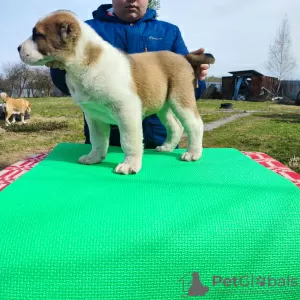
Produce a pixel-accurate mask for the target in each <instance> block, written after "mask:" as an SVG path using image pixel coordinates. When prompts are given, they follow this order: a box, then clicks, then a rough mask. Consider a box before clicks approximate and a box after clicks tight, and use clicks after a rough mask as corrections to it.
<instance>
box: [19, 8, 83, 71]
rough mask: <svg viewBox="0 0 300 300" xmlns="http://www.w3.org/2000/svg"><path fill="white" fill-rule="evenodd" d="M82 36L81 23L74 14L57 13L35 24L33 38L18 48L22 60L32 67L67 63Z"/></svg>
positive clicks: (67, 12) (62, 11) (61, 11)
mask: <svg viewBox="0 0 300 300" xmlns="http://www.w3.org/2000/svg"><path fill="white" fill-rule="evenodd" d="M80 34H81V29H80V24H79V21H78V19H77V18H76V16H75V15H74V14H73V13H72V12H70V11H66V10H59V11H55V12H53V13H51V14H49V15H47V16H45V17H43V18H42V19H40V20H39V21H38V22H37V23H36V24H35V26H34V28H33V29H32V35H31V37H30V38H28V39H27V40H25V41H24V42H23V43H22V44H21V45H20V46H19V47H18V51H19V55H20V58H21V60H22V61H23V62H24V63H26V64H28V65H31V66H42V65H45V64H46V63H47V62H51V61H54V60H57V61H61V62H65V61H66V60H67V59H68V58H70V57H72V55H73V54H74V52H75V48H76V45H77V43H78V40H79V38H80Z"/></svg>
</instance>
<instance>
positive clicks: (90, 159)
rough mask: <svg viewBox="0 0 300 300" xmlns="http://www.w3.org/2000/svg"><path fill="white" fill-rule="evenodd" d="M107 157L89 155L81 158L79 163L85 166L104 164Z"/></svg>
mask: <svg viewBox="0 0 300 300" xmlns="http://www.w3.org/2000/svg"><path fill="white" fill-rule="evenodd" d="M104 158H105V157H103V156H101V155H99V154H97V153H95V152H94V153H90V154H88V155H83V156H81V157H80V158H79V160H78V161H79V163H81V164H83V165H94V164H98V163H100V162H102V161H103V160H104Z"/></svg>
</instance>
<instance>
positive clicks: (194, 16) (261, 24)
mask: <svg viewBox="0 0 300 300" xmlns="http://www.w3.org/2000/svg"><path fill="white" fill-rule="evenodd" d="M103 3H110V0H106V1H101V0H100V1H97V0H90V1H89V0H85V1H82V0H81V1H80V0H50V1H40V0H24V1H21V0H4V1H2V4H1V18H0V36H1V44H0V67H1V66H2V65H3V63H6V62H19V61H20V60H19V57H18V53H17V46H18V45H19V43H20V42H22V41H23V40H24V39H25V38H27V37H28V36H29V35H30V33H31V30H32V27H33V25H34V23H35V22H36V21H37V19H38V18H39V17H41V16H43V15H44V14H46V13H48V12H50V11H53V10H56V9H70V10H73V11H74V12H75V13H76V14H77V15H78V16H79V17H80V18H82V19H83V20H86V19H90V18H92V12H93V10H95V9H96V8H97V7H98V6H99V5H100V4H103ZM285 13H286V14H287V15H288V17H289V21H290V26H291V34H292V39H293V52H294V54H295V56H296V58H297V60H298V67H297V69H296V70H295V71H294V74H293V78H294V79H300V17H299V16H300V0H250V1H239V0H218V1H214V0H211V1H202V0H187V1H182V0H181V1H178V0H176V1H175V0H161V10H160V11H159V14H160V16H159V19H161V20H164V21H168V22H171V23H173V24H176V25H177V26H179V28H180V30H181V32H182V35H183V37H184V40H185V42H186V45H187V47H188V48H189V50H191V51H192V50H195V49H198V48H200V47H204V48H206V51H207V52H210V53H212V54H214V56H215V58H216V64H215V65H214V66H212V67H211V69H210V72H209V74H210V75H216V76H224V75H225V76H226V75H229V74H228V72H229V71H237V70H243V69H255V70H257V71H259V72H262V73H264V74H266V75H271V74H270V73H269V72H268V71H267V69H266V67H265V65H266V62H267V58H268V49H269V44H270V42H271V41H272V40H273V39H274V37H275V35H276V31H277V29H278V26H279V25H280V23H281V20H282V18H283V16H284V14H285Z"/></svg>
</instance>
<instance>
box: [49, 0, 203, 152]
mask: <svg viewBox="0 0 300 300" xmlns="http://www.w3.org/2000/svg"><path fill="white" fill-rule="evenodd" d="M111 7H112V5H111V4H104V5H101V6H100V7H99V8H98V9H97V10H95V11H94V12H93V19H91V20H87V21H86V23H87V24H89V25H90V26H91V27H92V28H93V29H94V30H95V31H96V32H97V33H98V34H99V35H100V36H101V37H102V38H103V39H104V40H106V41H107V42H109V43H110V44H111V45H113V46H114V47H116V48H118V49H121V50H123V51H125V52H126V53H128V54H133V53H140V52H144V51H146V50H147V51H159V50H169V51H172V52H175V53H178V54H187V53H188V49H187V47H186V45H185V43H184V41H183V39H182V36H181V33H180V30H179V29H178V27H177V26H175V25H172V24H170V23H167V22H163V21H159V20H157V19H156V11H155V10H153V9H148V10H147V12H146V14H145V15H144V17H143V18H142V19H140V20H138V21H137V22H135V23H134V24H133V23H131V24H130V23H126V22H124V21H122V20H120V19H119V18H118V17H117V16H115V15H109V14H108V13H107V10H108V9H110V8H111ZM51 77H52V81H53V83H54V84H55V86H56V87H57V88H58V89H60V90H61V91H62V92H63V93H64V94H66V95H70V93H69V91H68V88H67V86H66V82H65V71H61V70H58V69H51ZM205 88H206V85H205V81H199V88H198V89H196V91H195V93H196V98H197V99H198V98H199V97H200V96H201V95H202V94H203V92H204V90H205ZM84 133H85V137H86V141H85V143H87V144H89V143H90V139H89V130H88V126H87V124H86V122H85V120H84ZM143 133H144V145H145V148H155V147H156V146H160V145H162V144H163V142H164V141H165V139H166V134H167V133H166V129H165V127H164V126H163V125H162V123H161V122H160V120H159V118H158V117H157V116H156V115H152V116H149V117H147V118H145V120H144V121H143ZM110 145H112V146H120V135H119V130H118V128H117V126H114V125H112V126H111V135H110Z"/></svg>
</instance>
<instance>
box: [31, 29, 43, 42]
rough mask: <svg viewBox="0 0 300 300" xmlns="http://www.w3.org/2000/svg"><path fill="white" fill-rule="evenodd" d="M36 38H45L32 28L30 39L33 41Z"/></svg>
mask: <svg viewBox="0 0 300 300" xmlns="http://www.w3.org/2000/svg"><path fill="white" fill-rule="evenodd" d="M37 38H45V35H44V34H42V33H40V32H38V31H37V30H36V28H33V30H32V39H33V40H35V39H37Z"/></svg>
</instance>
